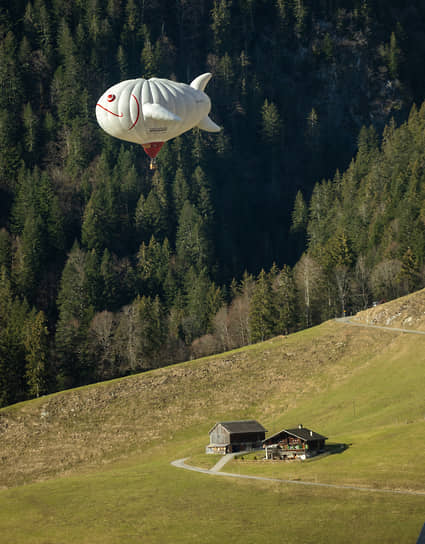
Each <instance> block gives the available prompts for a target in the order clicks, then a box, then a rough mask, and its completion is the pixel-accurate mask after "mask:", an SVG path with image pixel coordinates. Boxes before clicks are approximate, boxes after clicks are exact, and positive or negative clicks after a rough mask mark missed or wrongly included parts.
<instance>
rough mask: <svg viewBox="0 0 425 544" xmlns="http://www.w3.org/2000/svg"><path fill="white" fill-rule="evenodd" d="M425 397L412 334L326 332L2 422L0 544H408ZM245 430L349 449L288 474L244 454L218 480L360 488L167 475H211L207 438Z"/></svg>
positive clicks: (413, 527)
mask: <svg viewBox="0 0 425 544" xmlns="http://www.w3.org/2000/svg"><path fill="white" fill-rule="evenodd" d="M424 390H425V336H424V337H421V336H416V335H407V334H403V333H395V332H386V331H381V330H378V329H368V328H360V327H352V326H350V325H346V324H340V323H335V322H327V323H325V324H323V325H321V326H319V327H316V328H314V329H309V330H307V331H303V332H301V333H297V334H294V335H291V336H289V337H286V338H284V337H277V338H274V339H272V340H270V341H268V342H264V343H262V344H256V345H254V346H250V347H248V348H244V349H241V350H237V351H234V352H230V353H225V354H221V355H218V356H215V357H210V358H205V359H201V360H197V361H191V362H188V363H184V364H181V365H175V366H171V367H167V368H163V369H158V370H155V371H152V372H148V373H144V374H140V375H137V376H133V377H129V378H125V379H122V380H114V381H111V382H105V383H101V384H97V385H95V386H89V387H85V388H80V389H76V390H71V391H67V392H63V393H60V394H56V395H52V396H50V397H44V398H41V399H37V400H34V401H30V402H26V403H22V404H19V405H15V406H12V407H9V408H5V409H3V410H1V411H0V433H1V434H0V439H1V451H0V486H1V488H0V489H1V491H0V542H1V543H3V542H4V543H8V544H9V543H10V544H14V543H16V544H18V543H25V544H28V543H30V544H32V543H34V544H66V543H71V542H72V543H75V542H78V543H87V544H89V543H90V544H95V543H100V542H102V543H106V544H108V543H133V542H134V543H136V542H137V543H140V542H143V543H180V542H182V543H183V542H184V543H192V542H193V543H195V542H202V543H218V542H232V543H239V542H241V543H242V542H243V543H253V544H254V543H258V542H263V541H265V542H272V543H282V542H288V543H310V542H323V543H325V542H326V543H328V542H332V543H338V542H364V543H387V542H388V543H390V542H391V543H404V542H405V543H410V542H416V539H417V537H418V535H419V533H420V530H421V528H422V526H423V524H424V522H425V448H424V443H425V395H424ZM246 418H255V419H258V420H259V421H260V422H261V423H262V424H263V425H264V426H265V427H266V428H267V429H268V431H269V433H274V432H277V431H278V430H280V429H281V428H284V427H287V428H289V427H293V426H296V425H297V424H298V423H302V424H304V425H305V426H306V427H309V428H312V429H314V430H315V431H317V432H319V433H321V434H324V435H326V436H327V437H328V438H329V442H330V443H333V444H345V445H346V446H347V448H346V449H345V450H344V451H342V452H341V453H335V454H332V455H328V456H326V457H323V458H318V459H315V460H309V461H307V462H292V463H289V462H288V463H285V462H265V461H264V460H262V455H261V454H253V455H249V456H245V458H244V459H236V460H234V461H232V462H230V463H229V464H228V465H226V467H225V468H224V469H223V470H224V471H227V472H231V473H241V474H249V475H255V476H265V477H269V478H277V479H282V480H292V481H294V482H300V481H301V482H303V481H304V482H313V483H328V484H336V485H341V486H357V487H360V488H364V489H362V490H354V489H336V488H326V487H314V486H305V485H299V484H296V483H285V482H277V481H257V480H243V479H238V478H235V477H232V476H229V477H225V476H214V475H208V474H199V473H195V472H191V471H186V470H182V469H178V468H175V467H173V466H171V465H170V462H171V461H173V460H175V459H179V458H182V457H189V460H188V463H190V464H193V465H197V466H203V467H206V468H210V467H211V466H212V465H213V464H214V462H215V461H216V460H217V458H216V457H211V460H210V459H209V458H208V456H206V455H205V454H204V450H205V445H206V444H207V442H208V430H209V429H210V428H211V427H212V426H213V425H214V423H215V422H216V421H220V420H230V419H246ZM254 457H257V459H254ZM396 491H398V492H402V493H395V492H396ZM408 492H410V493H411V492H416V493H419V494H418V495H414V494H408ZM421 493H422V494H421Z"/></svg>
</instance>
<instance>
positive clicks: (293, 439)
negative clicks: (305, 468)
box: [263, 425, 327, 459]
mask: <svg viewBox="0 0 425 544" xmlns="http://www.w3.org/2000/svg"><path fill="white" fill-rule="evenodd" d="M326 440H327V437H326V436H323V435H321V434H319V433H316V432H315V431H312V430H311V429H307V428H306V427H303V425H298V427H297V428H296V429H282V430H281V431H279V432H278V433H276V434H274V435H272V436H269V437H268V438H267V439H266V440H263V448H264V449H265V450H266V459H306V458H308V457H313V456H314V455H317V454H318V453H321V452H323V451H324V449H325V441H326Z"/></svg>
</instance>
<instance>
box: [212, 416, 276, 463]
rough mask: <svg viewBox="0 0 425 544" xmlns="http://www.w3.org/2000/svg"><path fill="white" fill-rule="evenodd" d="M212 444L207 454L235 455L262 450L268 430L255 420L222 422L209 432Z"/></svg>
mask: <svg viewBox="0 0 425 544" xmlns="http://www.w3.org/2000/svg"><path fill="white" fill-rule="evenodd" d="M209 435H210V443H209V444H208V446H207V447H206V453H222V454H223V455H224V454H226V453H234V452H238V451H245V450H253V449H257V448H261V447H262V444H263V440H264V438H265V436H266V429H265V428H264V427H263V426H262V425H260V423H258V421H255V420H253V419H250V420H245V421H222V422H221V423H216V424H215V425H214V427H213V428H212V429H211V430H210V432H209Z"/></svg>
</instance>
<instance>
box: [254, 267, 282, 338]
mask: <svg viewBox="0 0 425 544" xmlns="http://www.w3.org/2000/svg"><path fill="white" fill-rule="evenodd" d="M250 329H251V342H253V343H256V342H263V341H264V340H266V339H267V338H270V337H271V336H273V334H274V332H275V330H276V305H275V301H274V296H273V292H272V286H271V282H270V279H269V277H268V275H267V274H266V273H265V271H264V269H263V270H261V272H260V273H259V275H258V277H257V279H256V282H255V285H254V290H253V293H252V299H251V309H250Z"/></svg>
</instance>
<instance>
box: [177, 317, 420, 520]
mask: <svg viewBox="0 0 425 544" xmlns="http://www.w3.org/2000/svg"><path fill="white" fill-rule="evenodd" d="M335 321H336V322H337V323H345V324H347V325H353V326H356V327H369V328H374V329H382V330H386V331H391V332H401V333H408V334H422V335H424V334H425V331H415V330H410V329H399V328H396V327H384V326H381V325H369V324H367V323H358V322H356V321H353V320H352V319H351V318H349V317H338V318H335ZM261 451H263V450H261ZM241 453H247V452H239V453H238V454H236V453H228V454H227V455H224V456H223V457H222V458H221V459H220V460H219V461H218V463H216V464H215V465H214V466H213V467H212V468H211V469H206V468H200V467H195V466H193V465H188V464H187V463H186V461H187V460H188V459H189V457H185V458H183V459H177V460H176V461H172V462H171V464H172V465H173V466H174V467H176V468H182V469H185V470H191V471H193V472H200V473H201V474H207V475H209V476H227V477H228V478H243V479H244V480H260V481H262V482H279V483H282V484H290V485H305V486H313V487H327V488H331V489H347V490H354V491H366V492H368V493H390V494H395V495H416V496H422V497H425V492H423V491H409V490H402V489H379V488H374V487H360V486H354V485H339V484H324V483H318V482H305V481H302V480H282V479H280V478H267V477H265V476H252V475H248V474H236V473H233V472H221V469H222V468H223V467H224V465H225V464H226V463H228V462H229V461H230V460H231V459H233V458H234V457H235V455H240V454H241ZM251 453H252V452H251ZM424 527H425V526H424Z"/></svg>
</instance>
